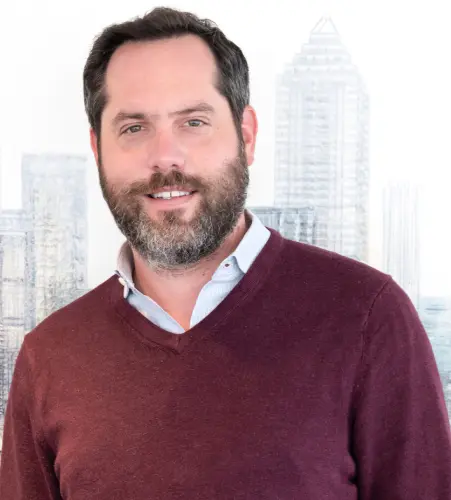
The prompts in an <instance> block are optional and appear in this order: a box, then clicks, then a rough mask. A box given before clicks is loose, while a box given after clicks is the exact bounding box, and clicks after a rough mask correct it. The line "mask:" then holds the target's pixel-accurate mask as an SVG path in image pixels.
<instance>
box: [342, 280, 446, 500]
mask: <svg viewBox="0 0 451 500" xmlns="http://www.w3.org/2000/svg"><path fill="white" fill-rule="evenodd" d="M351 447H352V452H353V455H354V458H355V461H356V466H357V485H358V490H359V499H361V500H424V499H426V498H427V499H428V500H450V499H451V431H450V424H449V417H448V415H447V410H446V406H445V401H444V395H443V389H442V385H441V382H440V377H439V373H438V370H437V365H436V362H435V358H434V355H433V352H432V347H431V344H430V342H429V339H428V337H427V335H426V332H425V330H424V328H423V326H422V324H421V322H420V319H419V317H418V314H417V312H416V310H415V308H414V306H413V304H412V303H411V301H410V299H409V298H408V297H407V295H406V294H405V293H404V291H403V290H402V289H401V288H400V287H399V286H398V285H396V284H395V282H394V281H393V280H392V279H389V281H388V282H387V283H386V285H385V286H384V288H383V289H382V291H381V292H380V293H379V295H378V297H377V298H376V299H375V302H374V304H373V307H372V309H371V311H370V313H369V315H368V319H367V322H366V325H365V329H364V331H363V351H362V359H361V366H360V371H359V373H358V377H357V382H356V388H355V392H354V399H353V422H352V443H351Z"/></svg>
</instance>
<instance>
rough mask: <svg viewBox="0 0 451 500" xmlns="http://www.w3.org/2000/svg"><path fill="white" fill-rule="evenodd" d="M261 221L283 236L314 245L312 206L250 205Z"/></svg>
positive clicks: (314, 216)
mask: <svg viewBox="0 0 451 500" xmlns="http://www.w3.org/2000/svg"><path fill="white" fill-rule="evenodd" d="M249 209H250V210H251V212H253V213H254V214H255V215H256V216H257V217H258V218H259V219H260V220H261V221H262V223H263V224H264V225H265V226H267V227H270V228H272V229H275V230H276V231H278V232H279V233H280V234H282V235H283V236H284V237H285V238H288V239H290V240H294V241H301V242H303V243H309V244H311V245H316V244H317V240H316V223H317V220H316V214H315V211H314V210H313V209H312V208H308V207H307V208H289V207H287V208H279V207H250V208H249Z"/></svg>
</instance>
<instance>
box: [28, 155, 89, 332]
mask: <svg viewBox="0 0 451 500" xmlns="http://www.w3.org/2000/svg"><path fill="white" fill-rule="evenodd" d="M22 200H23V208H24V210H25V212H26V214H27V215H28V216H29V217H30V218H31V221H32V231H31V233H30V235H29V237H28V240H27V248H28V257H29V262H27V264H28V266H27V279H28V280H29V281H30V283H31V284H32V287H33V288H34V291H35V300H34V302H33V305H32V310H31V311H30V312H31V316H32V317H33V318H34V320H35V323H39V322H41V321H42V320H43V319H44V318H45V317H47V316H48V315H49V314H50V313H51V312H53V311H54V310H55V309H58V308H59V307H61V306H62V305H65V304H64V303H62V302H61V298H62V297H66V299H65V302H66V303H67V302H70V301H71V300H72V299H74V298H76V297H77V296H79V295H81V294H82V293H83V292H84V291H86V289H87V250H88V249H87V187H86V160H85V158H84V157H79V156H66V155H26V156H24V158H23V162H22Z"/></svg>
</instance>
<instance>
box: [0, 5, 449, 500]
mask: <svg viewBox="0 0 451 500" xmlns="http://www.w3.org/2000/svg"><path fill="white" fill-rule="evenodd" d="M84 95H85V104H86V110H87V114H88V117H89V121H90V125H91V145H92V149H93V152H94V155H95V158H96V161H97V165H98V168H99V174H100V182H101V186H102V190H103V195H104V197H105V199H106V201H107V203H108V205H109V207H110V209H111V212H112V214H113V216H114V218H115V220H116V223H117V225H118V227H119V228H120V229H121V231H122V232H123V234H124V235H125V237H126V239H127V243H126V244H125V245H124V246H123V247H122V249H121V252H120V255H119V261H118V269H117V273H116V274H115V275H114V276H113V277H111V278H110V279H108V280H107V281H106V282H105V283H103V284H101V285H100V286H99V287H98V288H96V289H95V290H93V291H92V292H90V293H88V294H87V295H86V296H84V297H82V298H81V299H79V300H77V301H76V302H74V303H72V304H71V305H69V306H67V307H65V308H64V309H62V310H60V311H58V312H56V313H55V314H53V315H52V316H50V317H49V318H47V319H46V320H45V321H43V322H42V323H41V324H40V325H38V327H37V328H35V329H34V331H32V332H30V333H29V334H28V335H27V336H26V338H25V341H24V343H23V346H22V348H21V351H20V354H19V357H18V360H17V363H16V369H15V373H14V380H13V383H12V387H11V391H10V396H9V401H8V408H7V415H6V421H5V437H4V445H3V450H4V452H3V457H2V466H1V467H2V468H1V475H0V497H1V499H2V500H55V499H58V500H61V499H65V500H87V499H89V500H114V499H121V500H125V499H127V500H132V499H133V500H149V499H158V500H172V499H186V500H187V499H190V500H193V499H209V500H212V499H215V500H222V499H224V500H225V499H227V500H230V499H259V500H260V499H268V500H269V499H271V500H274V499H276V498H277V499H280V500H282V499H303V500H306V499H309V500H310V499H311V500H320V499H321V500H322V499H335V500H351V499H352V500H356V499H359V500H395V499H396V500H420V499H421V500H425V499H428V500H449V499H450V498H451V436H450V428H449V422H448V417H447V415H446V409H445V405H444V398H443V392H442V389H441V386H440V380H439V377H438V372H437V368H436V365H435V361H434V358H433V354H432V351H431V347H430V344H429V342H428V339H427V336H426V334H425V332H424V330H423V328H422V326H421V324H420V321H419V319H418V316H417V314H416V312H415V310H414V308H413V306H412V304H411V302H410V301H409V300H408V298H407V297H406V295H405V294H404V293H403V292H402V291H401V290H400V288H399V287H398V286H397V285H395V284H394V282H393V281H392V280H391V278H390V277H388V276H386V275H384V274H381V273H380V272H378V271H375V270H374V269H371V268H370V267H368V266H366V265H364V264H361V263H358V262H356V261H352V260H350V259H346V258H344V257H341V256H339V255H336V254H333V253H330V252H327V251H324V250H320V249H318V248H315V247H312V246H307V245H303V244H300V243H296V242H293V241H289V240H286V239H284V238H282V236H281V235H280V234H278V233H277V232H275V231H272V230H271V231H270V230H268V229H267V228H265V227H264V226H263V225H262V224H261V222H259V220H258V219H257V218H256V217H255V216H253V214H251V213H249V212H248V211H246V210H244V206H245V200H246V192H247V187H248V180H249V176H248V166H249V165H251V164H252V163H253V159H254V149H255V142H256V135H257V120H256V115H255V111H254V110H253V109H252V107H251V106H250V105H249V76H248V67H247V63H246V60H245V58H244V56H243V54H242V52H241V51H240V49H239V48H238V47H237V46H236V45H234V44H233V43H232V42H231V41H229V40H228V39H227V38H226V37H225V36H224V34H223V33H222V32H221V31H220V30H219V29H218V28H217V27H215V26H214V25H213V24H212V23H211V22H208V21H202V20H200V19H198V18H197V17H195V16H193V15H192V14H188V13H181V12H177V11H174V10H171V9H166V8H159V9H156V10H154V11H152V12H150V13H149V14H148V15H146V16H144V17H143V18H138V19H136V20H133V21H131V22H127V23H124V24H120V25H115V26H111V27H109V28H107V29H106V30H105V31H104V32H103V33H102V34H101V35H100V37H99V38H98V39H97V40H96V41H95V43H94V46H93V49H92V51H91V53H90V55H89V58H88V60H87V63H86V66H85V71H84Z"/></svg>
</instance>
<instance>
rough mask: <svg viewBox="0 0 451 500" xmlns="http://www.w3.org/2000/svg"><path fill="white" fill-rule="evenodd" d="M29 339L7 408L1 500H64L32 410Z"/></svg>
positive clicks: (0, 487)
mask: <svg viewBox="0 0 451 500" xmlns="http://www.w3.org/2000/svg"><path fill="white" fill-rule="evenodd" d="M25 344H26V339H25V342H24V343H23V344H22V347H21V349H20V351H19V355H18V357H17V361H16V365H15V369H14V375H13V380H12V383H11V389H10V392H9V399H8V403H7V407H6V415H5V426H4V433H3V449H2V455H1V463H0V498H1V499H2V500H62V498H61V496H60V494H59V488H58V481H57V478H56V476H55V473H54V469H53V453H52V452H51V450H50V447H49V446H47V445H46V442H45V439H44V437H43V434H42V432H41V429H40V426H39V423H38V422H37V421H36V418H35V414H36V412H35V410H34V407H33V400H34V392H35V391H34V389H35V387H33V383H32V377H31V376H30V365H29V362H28V358H27V352H26V347H25Z"/></svg>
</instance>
